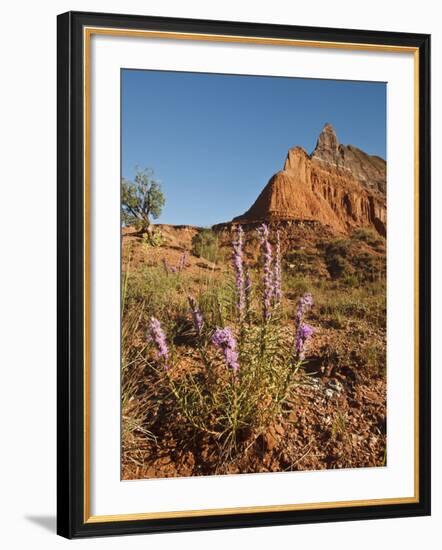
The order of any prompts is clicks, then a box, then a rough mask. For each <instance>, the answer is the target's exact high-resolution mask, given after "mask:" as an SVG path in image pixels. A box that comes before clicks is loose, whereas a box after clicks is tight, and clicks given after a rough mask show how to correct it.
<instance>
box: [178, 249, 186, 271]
mask: <svg viewBox="0 0 442 550" xmlns="http://www.w3.org/2000/svg"><path fill="white" fill-rule="evenodd" d="M186 267H187V251H186V250H184V252H183V253H182V254H181V257H180V260H179V262H178V266H177V270H178V271H183V269H185V268H186Z"/></svg>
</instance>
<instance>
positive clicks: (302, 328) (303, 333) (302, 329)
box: [295, 292, 314, 360]
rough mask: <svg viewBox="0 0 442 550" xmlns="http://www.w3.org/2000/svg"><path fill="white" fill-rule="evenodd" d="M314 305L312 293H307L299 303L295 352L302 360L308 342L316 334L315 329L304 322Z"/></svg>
mask: <svg viewBox="0 0 442 550" xmlns="http://www.w3.org/2000/svg"><path fill="white" fill-rule="evenodd" d="M312 305H313V296H312V295H311V294H310V292H307V293H306V294H304V295H303V296H301V298H299V301H298V309H297V311H296V337H295V351H296V354H297V356H298V357H299V359H300V360H302V359H304V348H305V344H306V342H307V340H309V339H310V338H311V337H312V336H313V333H314V329H313V328H312V327H311V326H310V325H307V324H306V323H304V322H303V318H304V315H305V313H306V312H307V311H308V310H309V309H310V308H311V307H312Z"/></svg>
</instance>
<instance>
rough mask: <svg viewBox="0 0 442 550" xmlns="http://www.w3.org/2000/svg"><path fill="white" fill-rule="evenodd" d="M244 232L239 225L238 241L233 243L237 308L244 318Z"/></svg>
mask: <svg viewBox="0 0 442 550" xmlns="http://www.w3.org/2000/svg"><path fill="white" fill-rule="evenodd" d="M243 239H244V231H243V228H242V227H241V226H240V225H238V230H237V240H236V241H233V242H232V247H233V254H232V262H233V269H234V271H235V286H236V296H237V299H236V307H237V310H238V313H239V316H240V317H242V315H243V313H244V308H245V303H246V302H245V289H244V250H243Z"/></svg>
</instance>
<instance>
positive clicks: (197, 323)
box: [187, 296, 204, 336]
mask: <svg viewBox="0 0 442 550" xmlns="http://www.w3.org/2000/svg"><path fill="white" fill-rule="evenodd" d="M187 299H188V300H189V305H190V310H191V312H192V320H193V326H194V327H195V330H196V333H197V334H198V336H201V333H202V330H203V324H204V321H203V315H202V313H201V311H200V309H199V307H198V304H197V302H196V300H195V298H193V296H188V298H187Z"/></svg>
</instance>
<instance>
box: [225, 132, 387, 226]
mask: <svg viewBox="0 0 442 550" xmlns="http://www.w3.org/2000/svg"><path fill="white" fill-rule="evenodd" d="M261 220H264V221H269V222H271V221H283V220H315V221H319V222H321V223H322V224H324V225H327V226H329V227H331V228H332V229H334V230H335V231H338V232H348V231H351V230H353V229H354V228H357V227H373V228H375V229H376V230H377V231H378V233H380V234H381V235H385V234H386V222H387V211H386V163H385V161H384V160H383V159H381V158H380V157H376V156H370V155H367V154H366V153H365V152H364V151H361V150H360V149H358V148H357V147H353V146H352V145H341V144H339V142H338V139H337V137H336V133H335V131H334V129H333V127H332V126H331V125H330V124H326V125H325V126H324V129H323V130H322V132H321V134H320V136H319V138H318V141H317V144H316V147H315V149H314V151H313V152H312V154H311V155H309V154H307V152H306V151H305V150H304V149H303V148H302V147H293V148H292V149H290V150H289V151H288V153H287V158H286V161H285V164H284V168H283V170H281V171H280V172H277V173H276V174H275V175H274V176H272V177H271V178H270V181H269V182H268V183H267V185H266V186H265V188H264V189H263V191H262V192H261V194H260V195H259V197H258V198H257V199H256V201H255V203H254V204H253V205H252V206H251V208H250V209H249V210H248V211H247V212H245V213H244V214H243V215H242V216H238V217H237V218H235V219H234V220H233V221H234V222H241V223H245V222H255V221H261Z"/></svg>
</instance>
